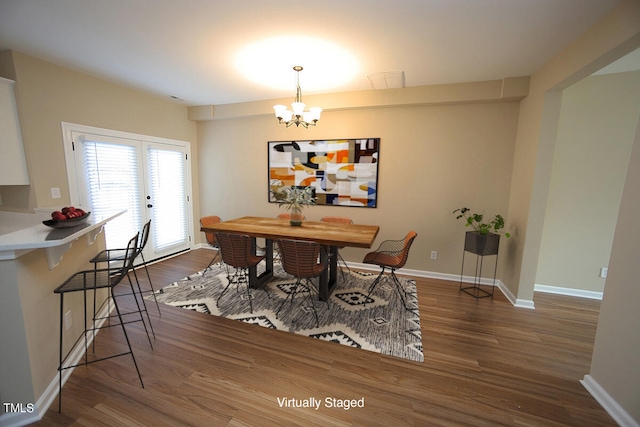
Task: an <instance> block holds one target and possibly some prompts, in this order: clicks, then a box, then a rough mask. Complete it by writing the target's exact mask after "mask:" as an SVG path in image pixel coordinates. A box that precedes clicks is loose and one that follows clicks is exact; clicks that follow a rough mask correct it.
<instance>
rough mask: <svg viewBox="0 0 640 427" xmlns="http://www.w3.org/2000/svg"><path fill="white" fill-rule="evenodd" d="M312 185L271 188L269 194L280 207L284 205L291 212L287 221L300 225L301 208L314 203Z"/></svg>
mask: <svg viewBox="0 0 640 427" xmlns="http://www.w3.org/2000/svg"><path fill="white" fill-rule="evenodd" d="M314 193H315V192H314V188H313V187H300V186H295V185H292V186H283V187H278V188H276V189H273V190H271V194H272V195H273V198H274V199H275V201H276V203H277V204H279V205H280V207H284V208H285V209H286V210H288V211H289V212H290V213H291V218H290V219H289V223H290V224H291V225H302V209H304V207H305V206H309V205H315V203H316V198H315V196H314Z"/></svg>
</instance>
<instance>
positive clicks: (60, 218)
mask: <svg viewBox="0 0 640 427" xmlns="http://www.w3.org/2000/svg"><path fill="white" fill-rule="evenodd" d="M51 218H52V219H53V220H54V221H65V220H66V219H67V217H66V216H65V214H63V213H62V212H60V211H55V212H53V213H52V214H51Z"/></svg>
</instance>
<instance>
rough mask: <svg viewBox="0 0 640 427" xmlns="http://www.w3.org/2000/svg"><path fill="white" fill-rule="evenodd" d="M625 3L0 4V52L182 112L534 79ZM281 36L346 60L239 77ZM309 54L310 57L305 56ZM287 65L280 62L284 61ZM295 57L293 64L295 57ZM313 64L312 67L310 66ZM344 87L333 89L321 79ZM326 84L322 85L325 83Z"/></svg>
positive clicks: (320, 59)
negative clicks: (173, 104) (245, 54)
mask: <svg viewBox="0 0 640 427" xmlns="http://www.w3.org/2000/svg"><path fill="white" fill-rule="evenodd" d="M616 3H618V0H322V1H318V2H310V1H307V2H304V1H299V2H295V1H281V0H270V1H266V0H235V1H233V0H180V1H177V0H102V1H99V0H0V49H13V50H16V51H19V52H22V53H25V54H28V55H32V56H35V57H38V58H41V59H44V60H47V61H50V62H53V63H56V64H60V65H62V66H65V67H68V68H72V69H77V70H80V71H83V72H86V73H89V74H92V75H96V76H99V77H101V78H104V79H106V80H110V81H114V82H118V83H121V84H124V85H127V86H132V87H136V88H139V89H141V90H144V91H148V92H152V93H155V94H159V95H161V96H175V97H178V98H180V99H182V101H181V102H184V103H185V104H186V105H205V104H213V105H216V104H227V103H235V102H244V101H254V100H261V99H274V98H283V97H292V98H293V96H294V95H295V77H294V74H293V72H292V71H291V66H292V64H293V65H302V66H304V67H305V70H304V71H303V72H302V73H301V77H300V81H301V85H302V90H303V95H304V94H312V93H321V92H344V91H352V90H368V89H370V86H369V81H368V79H367V75H368V74H374V73H382V72H398V71H404V72H405V81H406V85H407V86H421V85H431V84H443V83H457V82H470V81H482V80H493V79H500V78H504V77H516V76H525V75H531V74H532V73H534V72H535V71H537V70H538V69H539V68H540V67H541V66H542V65H544V64H545V63H546V62H547V61H549V60H550V59H551V58H552V57H553V56H554V55H555V54H557V53H558V52H559V51H560V50H562V49H563V48H565V47H566V46H567V45H569V44H570V43H571V42H572V41H573V40H575V39H576V38H577V37H578V36H579V35H580V34H581V33H583V32H584V31H586V30H587V29H588V28H589V27H591V26H592V25H593V24H594V23H596V22H597V21H598V20H599V19H600V18H602V17H603V16H604V15H606V14H607V13H608V12H609V11H610V10H611V9H612V8H613V7H614V6H615V4H616ZM281 36H295V37H299V38H302V37H311V38H315V39H320V40H323V41H325V42H327V43H331V44H334V45H337V46H339V47H341V48H342V49H343V50H345V51H346V52H347V54H350V55H351V57H350V58H351V59H353V64H354V67H355V68H353V71H350V70H351V69H348V68H349V67H347V64H348V63H349V61H350V60H347V59H335V58H326V57H324V56H323V55H324V54H323V53H320V51H319V50H313V49H310V48H308V47H306V48H304V49H303V51H304V53H306V54H307V57H304V56H299V54H300V52H297V50H296V49H294V48H284V49H281V51H283V52H286V53H287V55H284V58H287V61H288V62H287V63H284V62H283V63H282V64H280V63H279V61H283V60H284V59H278V60H276V59H275V56H271V54H269V55H270V56H269V58H268V59H266V60H265V59H262V60H261V61H262V62H260V63H259V64H258V65H256V66H253V67H248V66H246V65H245V66H244V67H245V70H244V71H249V70H248V68H251V69H252V70H253V71H255V70H259V71H260V72H261V73H259V74H261V75H262V71H263V70H264V75H265V76H266V74H267V69H268V68H275V69H276V70H281V72H280V73H281V75H283V76H285V78H287V79H290V81H291V85H290V88H271V87H269V86H268V85H270V84H271V83H273V84H275V82H264V83H263V84H261V83H257V82H255V81H254V80H250V79H249V78H247V77H245V75H244V74H243V73H242V72H241V70H239V69H238V68H237V65H236V55H237V54H238V53H239V52H240V51H241V50H242V49H243V48H245V47H246V46H247V45H249V44H253V43H257V42H260V41H262V40H264V39H270V38H274V37H281ZM308 54H311V57H308ZM279 56H283V55H279ZM289 56H290V58H288V57H289ZM314 61H315V62H314ZM319 63H322V64H325V65H326V64H328V65H329V66H330V69H331V71H332V72H333V74H337V75H341V76H342V77H344V78H345V79H346V81H344V82H342V83H339V84H337V85H336V86H334V87H329V85H328V83H329V81H328V78H329V77H330V76H329V74H330V73H328V72H327V71H326V70H323V71H322V72H314V68H315V69H316V71H317V70H318V69H319V68H320V67H319V66H318V65H317V64H319ZM323 79H324V80H325V81H322V80H323Z"/></svg>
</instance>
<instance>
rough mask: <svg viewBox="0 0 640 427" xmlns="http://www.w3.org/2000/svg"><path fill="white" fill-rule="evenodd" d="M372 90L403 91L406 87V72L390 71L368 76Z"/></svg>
mask: <svg viewBox="0 0 640 427" xmlns="http://www.w3.org/2000/svg"><path fill="white" fill-rule="evenodd" d="M367 78H368V79H369V84H370V85H371V89H373V90H380V89H401V88H403V87H404V71H390V72H385V73H373V74H369V75H367Z"/></svg>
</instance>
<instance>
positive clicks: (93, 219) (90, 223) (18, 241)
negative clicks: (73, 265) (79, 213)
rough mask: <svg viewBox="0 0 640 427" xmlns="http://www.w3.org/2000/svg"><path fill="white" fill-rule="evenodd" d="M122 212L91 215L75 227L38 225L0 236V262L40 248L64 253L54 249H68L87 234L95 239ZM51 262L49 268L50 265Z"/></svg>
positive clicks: (50, 252)
mask: <svg viewBox="0 0 640 427" xmlns="http://www.w3.org/2000/svg"><path fill="white" fill-rule="evenodd" d="M124 212H126V211H124V210H123V211H117V212H116V211H114V212H112V213H110V214H106V215H94V214H91V215H89V217H88V218H87V221H86V222H84V223H82V224H80V225H78V226H77V227H70V228H60V229H54V228H51V227H47V226H46V225H44V224H42V223H40V224H37V225H33V226H31V227H27V228H22V229H20V230H18V231H14V232H12V233H8V234H3V235H0V260H6V259H15V258H18V257H19V256H21V255H23V254H25V253H27V252H29V251H31V250H34V249H41V248H44V249H50V251H49V252H48V253H47V255H50V254H52V253H55V252H56V251H58V252H59V251H60V250H62V251H63V252H64V251H66V249H56V248H59V247H61V248H63V247H67V249H68V247H69V246H70V244H71V243H72V242H73V241H75V240H77V239H78V238H80V237H82V236H84V235H86V234H88V233H91V234H92V235H93V238H94V239H95V235H97V234H98V233H99V232H100V231H101V230H102V226H103V225H104V224H105V223H107V222H108V221H111V220H112V219H113V218H115V217H117V216H119V215H121V214H123V213H124ZM51 261H52V260H50V266H51V265H52V263H51ZM54 261H55V260H54ZM58 262H59V259H58ZM54 266H55V265H54ZM52 268H53V267H52Z"/></svg>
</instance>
